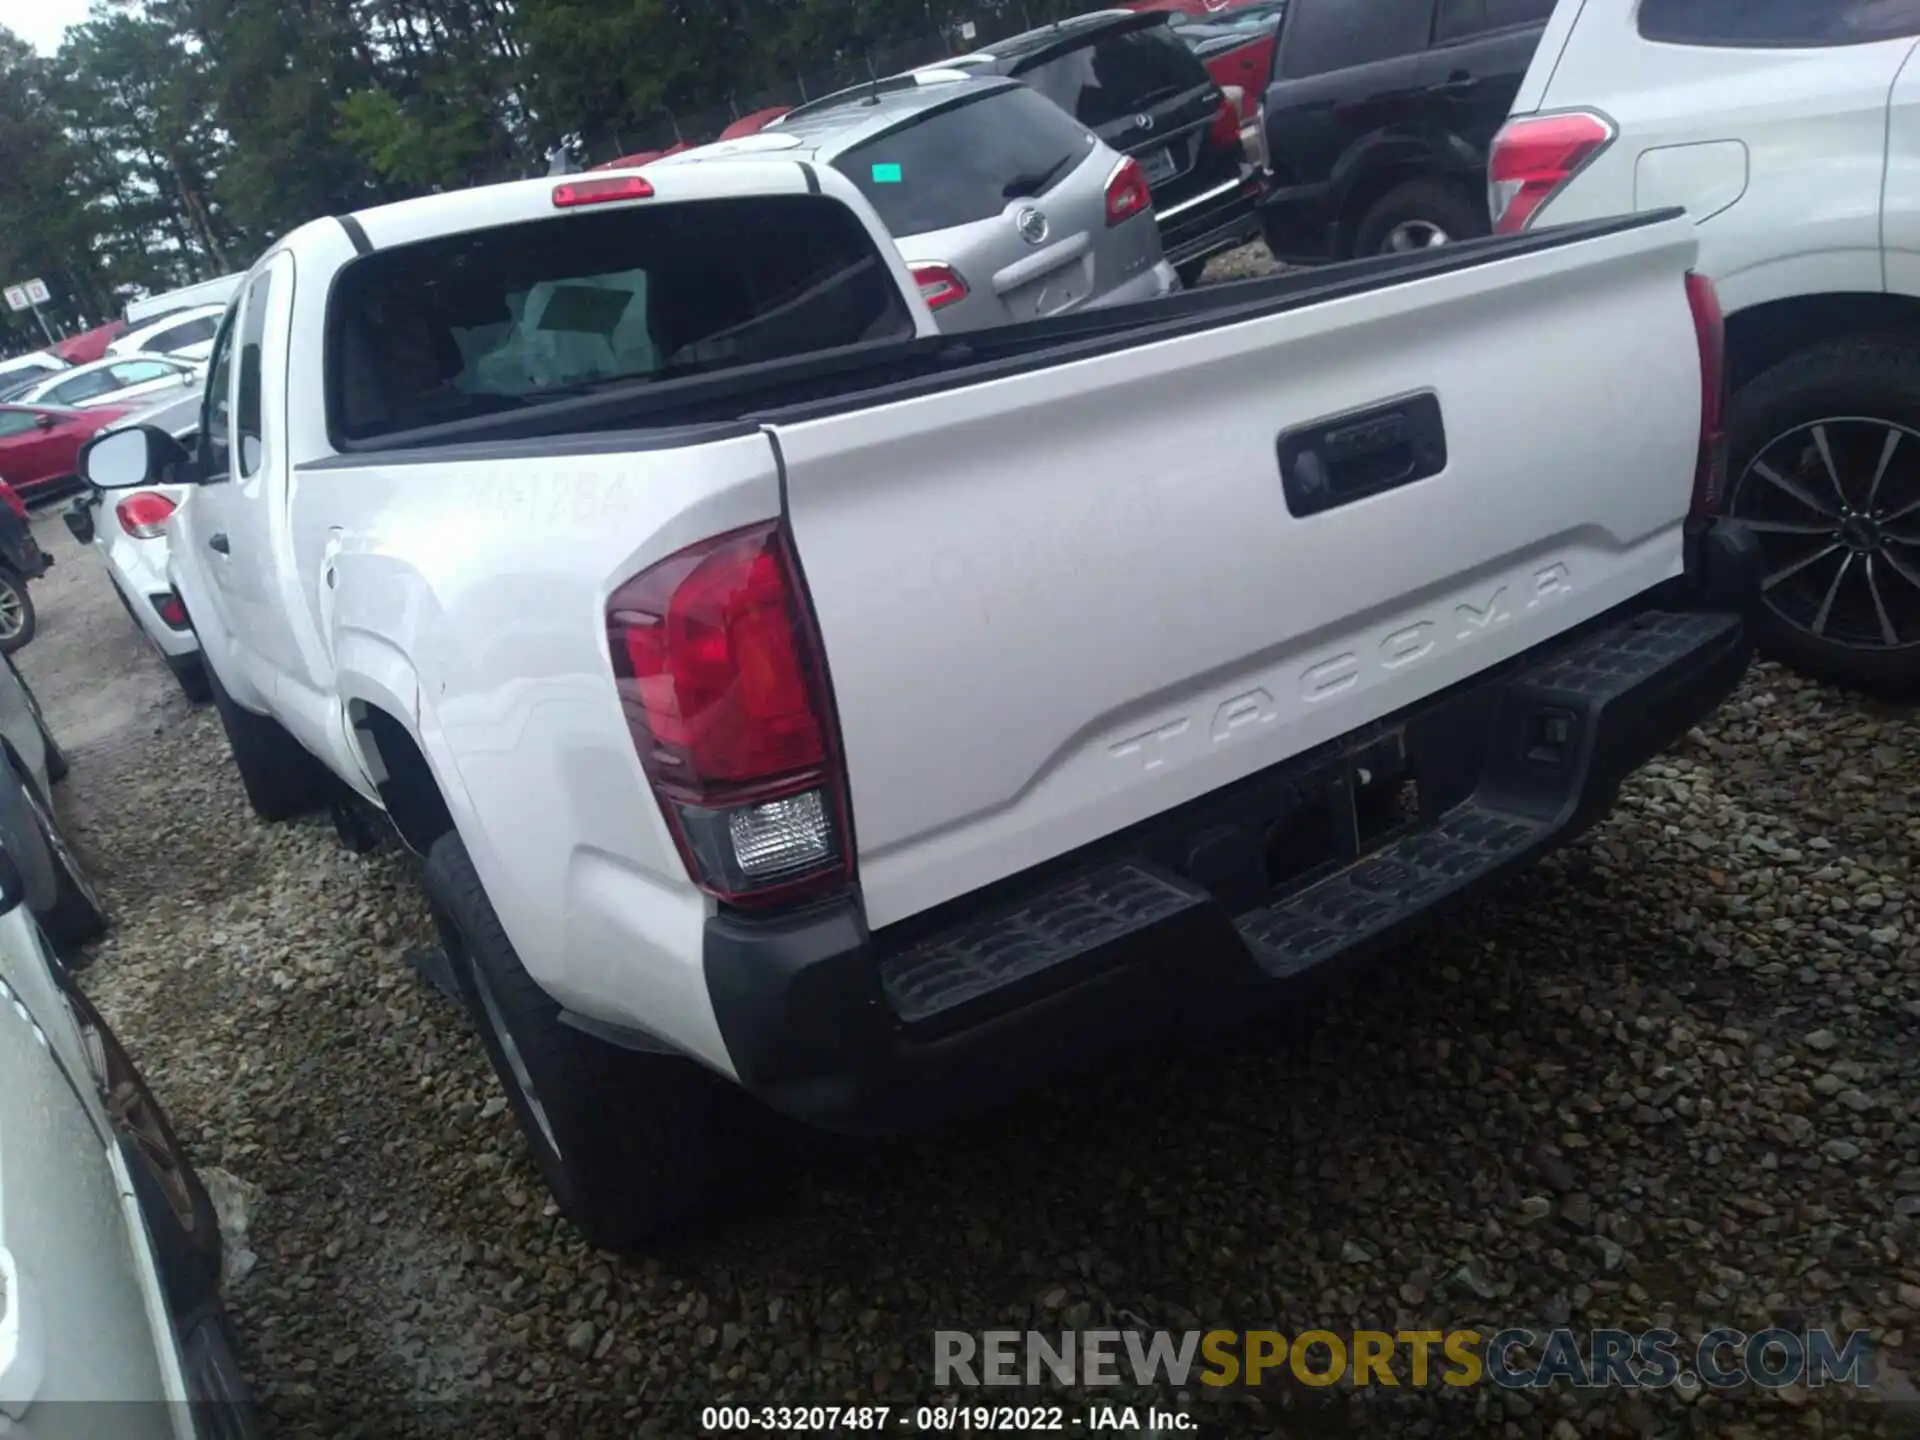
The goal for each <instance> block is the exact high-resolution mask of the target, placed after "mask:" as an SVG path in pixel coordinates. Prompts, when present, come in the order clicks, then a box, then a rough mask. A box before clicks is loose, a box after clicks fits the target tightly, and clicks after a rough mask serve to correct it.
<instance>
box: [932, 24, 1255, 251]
mask: <svg viewBox="0 0 1920 1440" xmlns="http://www.w3.org/2000/svg"><path fill="white" fill-rule="evenodd" d="M959 63H961V64H963V65H964V66H965V67H966V69H967V70H968V71H969V72H970V73H973V74H980V73H983V72H985V73H991V74H998V75H1011V76H1012V77H1014V78H1015V79H1017V80H1020V81H1022V82H1023V83H1025V84H1026V85H1029V86H1031V87H1032V88H1033V89H1035V90H1038V91H1039V92H1040V93H1041V94H1042V95H1045V96H1046V97H1047V98H1048V99H1049V100H1051V101H1053V102H1054V104H1056V105H1058V106H1059V107H1060V108H1061V109H1062V110H1065V111H1066V112H1067V113H1068V114H1069V115H1071V116H1073V118H1074V119H1076V120H1078V121H1079V122H1080V123H1081V124H1082V125H1084V126H1086V127H1087V128H1088V129H1089V130H1091V131H1093V132H1094V133H1095V134H1096V135H1098V136H1099V137H1100V138H1101V139H1102V140H1104V141H1105V142H1106V143H1107V144H1109V145H1111V146H1112V147H1113V148H1114V149H1116V150H1118V151H1120V152H1122V153H1123V154H1127V155H1131V156H1132V157H1133V158H1134V159H1135V160H1136V161H1137V162H1139V165H1140V168H1141V170H1142V171H1143V172H1144V173H1145V175H1146V178H1147V187H1148V189H1149V190H1151V192H1152V194H1153V214H1154V219H1155V220H1157V221H1158V222H1159V225H1160V248H1161V250H1162V252H1163V253H1164V254H1165V255H1166V258H1167V259H1168V261H1170V262H1171V263H1172V265H1173V266H1174V268H1175V269H1176V270H1178V271H1179V273H1180V279H1181V281H1182V282H1183V283H1185V284H1188V285H1191V284H1192V283H1193V282H1194V281H1195V280H1196V279H1198V278H1199V275H1200V271H1201V270H1202V269H1203V268H1204V267H1205V265H1206V262H1207V257H1208V256H1210V255H1214V254H1217V253H1219V252H1220V251H1222V250H1231V249H1233V247H1234V246H1236V245H1244V244H1246V243H1247V242H1248V241H1249V240H1254V239H1257V238H1259V235H1260V218H1259V212H1258V210H1257V202H1258V200H1259V197H1260V192H1261V189H1262V185H1261V180H1260V175H1259V172H1258V170H1256V169H1255V167H1254V166H1253V165H1252V164H1251V163H1250V162H1249V161H1248V159H1247V154H1246V149H1245V147H1244V146H1242V144H1241V143H1240V116H1239V113H1238V111H1236V110H1235V109H1234V107H1233V105H1232V104H1231V103H1230V102H1229V101H1228V100H1227V97H1226V96H1225V95H1224V94H1222V93H1221V90H1220V87H1219V86H1218V85H1216V84H1215V83H1214V81H1213V77H1212V76H1210V75H1208V74H1207V70H1206V67H1205V66H1204V65H1202V64H1201V63H1200V61H1199V60H1198V59H1196V58H1195V57H1194V54H1193V52H1192V51H1191V50H1189V49H1188V48H1187V47H1186V45H1185V44H1184V43H1183V42H1182V41H1181V40H1180V38H1179V37H1178V36H1177V35H1175V34H1174V33H1173V31H1172V29H1171V28H1170V27H1169V26H1168V24H1167V14H1166V12H1165V11H1163V10H1162V11H1148V12H1145V13H1135V12H1126V11H1117V12H1116V11H1105V12H1102V13H1098V14H1092V15H1082V16H1080V17H1078V18H1077V19H1073V20H1063V21H1061V22H1060V23H1059V24H1057V25H1049V26H1046V27H1044V28H1042V29H1039V30H1029V31H1028V32H1026V33H1025V34H1024V35H1015V36H1013V37H1012V38H1011V39H1007V40H1001V41H998V42H997V43H995V44H992V45H987V46H983V47H982V48H981V49H979V50H978V51H976V52H974V53H973V54H972V55H968V56H966V57H964V58H963V60H962V61H961V62H959Z"/></svg>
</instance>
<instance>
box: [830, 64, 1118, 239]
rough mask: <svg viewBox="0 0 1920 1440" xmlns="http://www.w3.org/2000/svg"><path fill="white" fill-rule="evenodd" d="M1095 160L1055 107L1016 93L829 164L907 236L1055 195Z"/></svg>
mask: <svg viewBox="0 0 1920 1440" xmlns="http://www.w3.org/2000/svg"><path fill="white" fill-rule="evenodd" d="M1092 153H1093V147H1092V146H1091V145H1090V144H1088V143H1087V133H1086V131H1084V130H1082V129H1081V128H1080V127H1079V126H1078V125H1076V124H1074V123H1073V120H1072V118H1071V117H1069V116H1068V115H1066V114H1065V113H1064V112H1062V111H1061V109H1060V107H1059V106H1057V105H1054V104H1051V103H1050V102H1048V101H1047V100H1045V99H1043V98H1042V97H1041V96H1039V95H1036V94H1035V93H1034V92H1033V91H1031V90H1028V89H1026V88H1024V87H1010V88H1008V89H1005V90H1001V91H997V92H995V93H993V94H990V95H986V96H983V97H982V98H981V99H978V100H974V101H971V102H969V103H967V104H965V105H955V106H953V107H952V108H951V109H947V110H936V111H934V112H932V113H931V114H929V115H927V116H926V117H925V118H924V119H920V120H917V121H915V122H913V123H911V124H908V125H905V126H902V127H901V128H900V129H898V130H894V131H891V132H890V133H888V134H885V135H882V136H880V137H879V138H878V139H876V140H869V141H866V142H865V143H864V144H860V145H856V146H854V147H853V148H852V149H851V150H849V151H847V153H846V154H844V155H842V156H840V157H839V158H838V159H836V160H835V161H834V162H833V165H834V168H835V169H836V170H839V171H841V172H842V173H843V174H845V175H846V176H847V178H848V179H850V180H852V181H853V183H854V184H855V185H857V186H859V187H860V193H861V194H862V195H865V196H866V197H867V199H868V200H869V201H870V202H871V203H872V205H873V208H874V209H875V210H877V211H879V212H880V218H881V220H883V221H884V222H886V226H887V229H888V230H890V231H892V232H893V234H894V235H895V236H906V235H924V234H926V233H927V232H928V231H930V230H945V229H947V228H948V227H949V226H953V225H964V224H966V223H967V222H968V221H970V220H984V219H986V218H987V217H989V216H992V215H998V214H999V213H1000V212H1001V211H1002V210H1004V209H1006V208H1007V202H1008V201H1009V200H1012V199H1014V198H1015V197H1016V196H1027V197H1033V196H1037V195H1042V194H1044V193H1045V192H1046V191H1048V190H1050V189H1052V188H1053V186H1054V185H1055V184H1056V183H1057V182H1059V181H1061V180H1063V179H1065V178H1066V177H1067V176H1068V175H1069V174H1071V173H1072V172H1073V169H1074V167H1075V166H1077V165H1079V164H1080V162H1081V161H1083V160H1085V159H1086V158H1087V156H1088V155H1090V154H1092ZM1103 178H1104V177H1103Z"/></svg>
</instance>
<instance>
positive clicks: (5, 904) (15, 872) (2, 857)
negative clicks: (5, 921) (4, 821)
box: [0, 845, 27, 915]
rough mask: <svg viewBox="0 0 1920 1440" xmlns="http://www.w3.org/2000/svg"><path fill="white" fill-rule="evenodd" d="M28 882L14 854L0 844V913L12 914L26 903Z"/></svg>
mask: <svg viewBox="0 0 1920 1440" xmlns="http://www.w3.org/2000/svg"><path fill="white" fill-rule="evenodd" d="M26 899H27V882H26V878H25V877H24V876H23V875H21V873H20V867H19V866H18V865H16V864H15V863H14V860H13V856H11V855H9V854H8V853H7V849H6V847H5V846H4V845H0V915H10V914H12V913H13V912H14V911H15V910H17V909H19V908H20V906H21V905H23V904H25V903H26Z"/></svg>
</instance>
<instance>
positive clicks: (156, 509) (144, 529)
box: [113, 490, 174, 540]
mask: <svg viewBox="0 0 1920 1440" xmlns="http://www.w3.org/2000/svg"><path fill="white" fill-rule="evenodd" d="M173 511H174V504H173V501H171V500H169V499H168V498H167V497H166V496H164V495H156V494H154V493H153V492H152V491H151V490H143V491H141V492H140V493H139V494H138V495H129V496H128V497H127V498H126V499H124V500H122V501H121V502H120V503H119V504H118V505H116V506H114V507H113V513H114V514H115V515H118V516H119V517H120V528H121V529H122V530H124V531H126V532H127V534H129V535H131V536H132V537H133V538H134V539H136V540H156V539H158V538H159V537H160V536H162V535H164V534H166V531H167V517H168V516H169V515H171V514H173Z"/></svg>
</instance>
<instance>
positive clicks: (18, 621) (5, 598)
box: [0, 565, 35, 655]
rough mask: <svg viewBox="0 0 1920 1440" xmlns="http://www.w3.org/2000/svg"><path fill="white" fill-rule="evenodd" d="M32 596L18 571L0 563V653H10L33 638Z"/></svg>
mask: <svg viewBox="0 0 1920 1440" xmlns="http://www.w3.org/2000/svg"><path fill="white" fill-rule="evenodd" d="M34 627H35V620H34V613H33V596H31V595H29V594H28V593H27V582H26V581H25V580H23V579H21V578H20V574H19V572H18V571H16V570H13V569H11V568H9V567H7V566H5V565H0V655H11V654H13V652H14V651H16V650H18V649H19V648H20V647H21V646H23V645H25V644H26V643H27V642H28V641H29V640H31V639H33V632H34Z"/></svg>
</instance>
